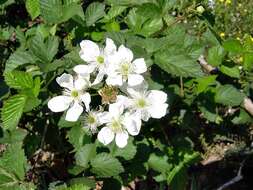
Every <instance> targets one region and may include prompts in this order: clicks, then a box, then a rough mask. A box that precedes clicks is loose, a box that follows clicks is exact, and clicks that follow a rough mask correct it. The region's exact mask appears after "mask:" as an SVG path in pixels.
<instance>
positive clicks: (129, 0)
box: [106, 0, 152, 6]
mask: <svg viewBox="0 0 253 190" xmlns="http://www.w3.org/2000/svg"><path fill="white" fill-rule="evenodd" d="M106 2H107V3H108V4H110V5H125V6H132V5H141V4H144V3H149V2H152V0H138V1H136V0H106Z"/></svg>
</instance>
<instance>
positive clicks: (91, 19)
mask: <svg viewBox="0 0 253 190" xmlns="http://www.w3.org/2000/svg"><path fill="white" fill-rule="evenodd" d="M104 10H105V5H104V4H103V3H98V2H94V3H91V4H90V5H89V6H88V7H87V9H86V11H85V18H86V25H87V26H91V25H93V24H94V23H95V22H97V21H98V20H99V19H100V18H102V17H103V16H104V15H105V11H104Z"/></svg>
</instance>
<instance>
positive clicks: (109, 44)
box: [104, 38, 117, 55]
mask: <svg viewBox="0 0 253 190" xmlns="http://www.w3.org/2000/svg"><path fill="white" fill-rule="evenodd" d="M105 44H106V45H105V49H104V51H105V54H106V55H111V54H113V53H115V52H116V49H117V47H116V45H115V44H114V42H113V41H112V39H110V38H106V42H105Z"/></svg>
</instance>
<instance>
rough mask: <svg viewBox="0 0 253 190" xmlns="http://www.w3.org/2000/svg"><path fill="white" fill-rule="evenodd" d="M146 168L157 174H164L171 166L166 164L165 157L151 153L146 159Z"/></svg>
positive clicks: (166, 158) (166, 159)
mask: <svg viewBox="0 0 253 190" xmlns="http://www.w3.org/2000/svg"><path fill="white" fill-rule="evenodd" d="M148 166H149V167H150V168H152V169H153V170H155V171H157V172H160V173H166V172H167V171H169V170H170V169H171V167H172V164H169V163H168V157H167V156H165V155H163V156H158V155H156V154H154V153H153V154H151V155H150V157H149V159H148Z"/></svg>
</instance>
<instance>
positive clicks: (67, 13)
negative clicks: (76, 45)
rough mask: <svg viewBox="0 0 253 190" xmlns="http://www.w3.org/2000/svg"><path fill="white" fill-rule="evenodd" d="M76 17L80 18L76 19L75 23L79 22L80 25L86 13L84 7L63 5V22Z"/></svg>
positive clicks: (75, 4) (74, 4)
mask: <svg viewBox="0 0 253 190" xmlns="http://www.w3.org/2000/svg"><path fill="white" fill-rule="evenodd" d="M74 16H78V17H77V19H75V21H76V20H77V21H79V22H80V21H81V22H80V23H82V22H83V21H84V13H83V8H82V6H81V5H80V4H77V3H71V4H68V5H63V16H62V18H61V22H65V21H67V20H69V19H70V18H72V17H74ZM73 19H74V18H73Z"/></svg>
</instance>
